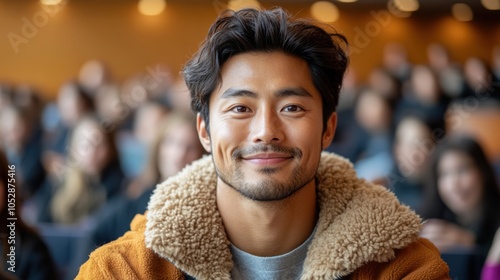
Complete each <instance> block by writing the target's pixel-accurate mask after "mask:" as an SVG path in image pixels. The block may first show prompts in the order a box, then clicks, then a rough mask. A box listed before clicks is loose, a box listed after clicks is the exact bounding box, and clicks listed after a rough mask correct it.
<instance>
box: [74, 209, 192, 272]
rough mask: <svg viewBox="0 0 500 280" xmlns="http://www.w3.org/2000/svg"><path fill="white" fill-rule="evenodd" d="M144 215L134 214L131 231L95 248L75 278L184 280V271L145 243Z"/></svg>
mask: <svg viewBox="0 0 500 280" xmlns="http://www.w3.org/2000/svg"><path fill="white" fill-rule="evenodd" d="M145 228H146V218H145V217H144V216H143V215H136V216H135V218H134V220H133V221H132V223H131V230H130V231H128V232H126V233H125V234H124V235H123V236H122V237H120V238H118V239H117V240H115V241H112V242H110V243H108V244H105V245H103V246H101V247H99V248H97V249H96V250H95V251H94V252H92V254H90V256H89V259H88V260H87V261H86V262H85V263H84V264H83V265H82V266H81V267H80V271H79V273H78V276H77V277H76V279H113V278H114V279H184V274H183V273H182V272H181V271H180V270H179V269H178V268H176V267H175V266H174V265H173V264H172V263H170V262H169V261H168V260H166V259H163V258H161V257H160V256H158V255H157V254H156V253H154V252H153V251H152V250H151V249H149V248H147V247H146V244H145V242H144V230H145Z"/></svg>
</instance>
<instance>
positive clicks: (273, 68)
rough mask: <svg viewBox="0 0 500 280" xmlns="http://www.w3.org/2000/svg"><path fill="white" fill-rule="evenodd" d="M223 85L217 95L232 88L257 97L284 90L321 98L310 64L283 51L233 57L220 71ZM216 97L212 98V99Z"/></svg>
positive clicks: (215, 93) (251, 53) (243, 54)
mask: <svg viewBox="0 0 500 280" xmlns="http://www.w3.org/2000/svg"><path fill="white" fill-rule="evenodd" d="M221 79H222V81H221V85H220V88H219V89H218V90H216V91H215V92H214V95H220V93H221V92H224V91H226V90H228V89H230V88H235V89H245V90H249V91H252V92H255V93H257V94H264V93H266V92H277V91H279V90H281V89H283V88H302V89H305V90H306V91H307V92H309V93H311V95H313V97H314V98H315V99H316V98H317V99H321V96H320V94H319V92H318V91H317V89H316V87H315V86H314V83H313V79H312V75H311V71H310V68H309V65H308V64H307V62H306V61H305V60H303V59H301V58H299V57H297V56H293V55H288V54H285V53H283V52H279V51H274V52H249V53H242V54H238V55H236V56H233V57H231V58H230V59H229V60H227V61H226V63H224V65H223V66H222V69H221ZM212 97H213V96H212Z"/></svg>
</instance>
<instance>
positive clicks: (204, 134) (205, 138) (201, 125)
mask: <svg viewBox="0 0 500 280" xmlns="http://www.w3.org/2000/svg"><path fill="white" fill-rule="evenodd" d="M196 129H197V130H198V137H199V138H200V142H201V145H202V146H203V148H205V150H206V151H207V152H209V153H210V152H211V151H212V147H211V145H210V134H209V133H208V131H207V127H206V123H205V121H204V120H203V118H202V117H201V115H200V113H198V114H196Z"/></svg>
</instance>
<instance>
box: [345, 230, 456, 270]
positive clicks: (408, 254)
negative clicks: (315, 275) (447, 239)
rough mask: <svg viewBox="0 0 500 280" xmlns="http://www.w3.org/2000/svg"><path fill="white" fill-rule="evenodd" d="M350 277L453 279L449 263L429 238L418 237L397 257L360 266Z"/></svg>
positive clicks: (397, 253)
mask: <svg viewBox="0 0 500 280" xmlns="http://www.w3.org/2000/svg"><path fill="white" fill-rule="evenodd" d="M350 279H408V280H413V279H415V280H417V279H451V278H450V276H449V268H448V265H447V264H446V263H445V262H444V261H443V259H442V258H441V255H440V253H439V251H438V249H437V248H436V247H435V246H434V245H433V244H432V243H431V242H430V241H429V240H427V239H425V238H418V239H417V240H416V241H414V242H412V243H411V244H410V245H408V246H406V247H405V248H402V249H399V250H396V257H395V258H394V259H393V260H391V261H389V262H385V263H379V262H370V263H367V264H365V265H364V266H362V267H360V268H359V269H357V270H356V271H354V273H353V274H352V275H351V278H350Z"/></svg>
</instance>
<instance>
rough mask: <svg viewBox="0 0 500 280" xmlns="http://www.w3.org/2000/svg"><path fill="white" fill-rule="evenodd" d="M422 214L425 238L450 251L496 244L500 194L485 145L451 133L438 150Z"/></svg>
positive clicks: (484, 251)
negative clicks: (494, 238) (424, 220)
mask: <svg viewBox="0 0 500 280" xmlns="http://www.w3.org/2000/svg"><path fill="white" fill-rule="evenodd" d="M429 167H430V168H431V169H430V170H431V171H430V172H429V174H428V176H427V177H428V178H429V182H428V184H427V185H426V189H425V197H424V203H423V204H422V207H423V208H422V209H421V213H422V215H423V217H424V218H425V219H427V222H426V223H424V226H423V229H422V232H421V236H423V237H425V238H428V239H429V240H431V241H432V242H433V243H434V244H435V245H436V247H437V248H438V249H440V250H441V251H442V252H445V251H447V250H449V249H454V248H466V249H470V248H474V249H478V250H479V251H480V252H482V253H484V254H485V253H486V251H487V250H488V249H489V248H490V246H491V243H492V241H493V237H494V235H495V232H496V230H497V229H498V227H499V226H500V203H499V202H500V194H499V190H498V187H497V184H496V181H495V177H494V175H493V169H492V167H491V165H490V163H489V161H488V159H487V158H486V156H485V154H484V152H483V150H482V148H481V146H480V145H479V144H478V143H477V142H476V141H475V140H474V139H473V138H470V137H467V136H450V137H449V138H447V139H446V140H445V141H444V142H442V143H441V144H440V145H438V147H437V148H436V151H435V153H434V155H433V158H432V161H431V163H430V165H429Z"/></svg>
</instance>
